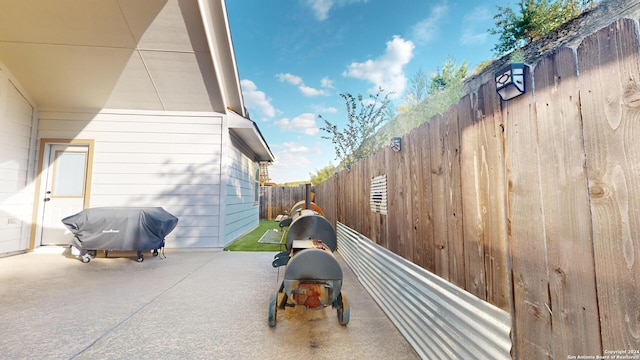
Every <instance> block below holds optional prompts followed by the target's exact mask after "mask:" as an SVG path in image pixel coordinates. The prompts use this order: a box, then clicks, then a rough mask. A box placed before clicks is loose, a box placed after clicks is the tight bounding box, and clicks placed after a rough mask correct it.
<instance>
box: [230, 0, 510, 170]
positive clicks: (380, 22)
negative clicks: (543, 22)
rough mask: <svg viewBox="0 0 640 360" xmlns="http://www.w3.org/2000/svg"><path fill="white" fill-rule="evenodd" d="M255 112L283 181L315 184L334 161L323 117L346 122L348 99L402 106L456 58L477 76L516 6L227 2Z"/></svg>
mask: <svg viewBox="0 0 640 360" xmlns="http://www.w3.org/2000/svg"><path fill="white" fill-rule="evenodd" d="M226 5H227V13H228V17H229V25H230V28H231V37H232V41H233V45H234V50H235V55H236V62H237V66H238V72H239V76H240V81H241V87H242V92H243V96H244V101H245V106H246V107H247V108H248V110H249V113H250V116H251V119H252V120H253V121H255V122H256V123H257V124H258V126H259V128H260V131H261V132H262V134H263V136H264V137H265V139H266V141H267V143H268V144H269V147H270V148H271V151H272V152H273V153H274V154H275V156H276V162H275V163H274V164H273V165H272V166H270V167H269V175H270V177H271V179H272V181H273V182H276V183H285V182H291V181H303V180H309V178H310V175H309V173H315V172H316V171H317V170H319V169H321V168H323V167H324V166H326V165H328V164H329V163H332V164H334V165H337V164H338V160H335V151H334V147H333V144H332V143H331V141H330V140H326V139H322V138H321V135H323V132H322V131H321V130H320V128H321V127H322V126H323V123H322V121H321V120H320V119H318V118H317V115H318V114H321V115H322V116H323V117H324V118H326V119H328V120H329V121H331V122H332V123H335V124H338V125H339V127H340V126H342V125H343V124H344V123H345V122H346V112H345V110H344V107H345V104H344V100H343V99H342V98H341V97H340V96H339V94H340V93H345V92H346V93H351V94H353V95H357V94H363V95H365V97H366V96H367V95H368V94H370V93H375V92H376V90H377V88H378V87H382V88H383V89H384V90H385V91H393V92H394V94H393V102H394V106H396V105H398V104H401V103H403V101H402V96H403V95H404V93H405V91H406V88H408V86H409V84H410V81H411V79H412V78H413V76H414V75H415V74H416V73H417V72H418V70H422V71H423V72H424V73H425V74H427V75H430V74H432V73H435V72H436V71H437V69H438V68H439V67H441V66H442V64H443V62H444V60H445V59H446V58H447V56H449V55H450V56H452V57H453V58H454V59H455V61H456V62H457V63H462V61H464V60H466V61H467V63H468V65H469V69H470V70H473V68H474V67H475V66H476V65H478V64H479V63H481V62H483V61H484V60H486V59H489V58H492V56H493V51H492V49H493V47H494V45H495V44H496V37H495V36H492V35H490V34H489V33H488V31H487V29H489V28H491V27H493V26H494V23H495V21H494V20H493V16H494V15H495V14H496V13H497V12H498V9H497V6H503V7H504V6H511V7H512V8H513V3H512V2H509V1H506V0H486V1H485V0H478V1H468V0H464V1H463V0H457V1H455V0H400V1H389V0H273V1H259V0H227V2H226Z"/></svg>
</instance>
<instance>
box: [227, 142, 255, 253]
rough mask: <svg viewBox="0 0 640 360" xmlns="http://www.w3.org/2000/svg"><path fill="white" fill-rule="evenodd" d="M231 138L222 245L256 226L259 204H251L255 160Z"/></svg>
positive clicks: (228, 151) (253, 201) (253, 197)
mask: <svg viewBox="0 0 640 360" xmlns="http://www.w3.org/2000/svg"><path fill="white" fill-rule="evenodd" d="M233 143H236V144H237V141H233V140H232V141H231V143H230V145H229V149H228V150H227V153H226V154H227V156H228V163H229V169H228V178H227V185H226V195H225V206H224V209H225V210H224V211H225V215H224V219H225V224H224V244H225V245H227V244H229V243H231V242H232V241H234V240H236V239H237V238H238V237H240V236H242V235H243V234H245V233H247V232H249V231H251V230H252V229H253V228H255V227H256V226H257V225H258V216H259V207H258V204H256V203H255V194H254V191H255V186H256V163H255V162H253V161H251V160H250V159H249V158H248V157H247V156H245V155H243V154H242V152H241V151H240V150H239V149H237V148H236V147H235V146H234V145H233Z"/></svg>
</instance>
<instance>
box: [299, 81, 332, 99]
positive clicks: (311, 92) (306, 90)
mask: <svg viewBox="0 0 640 360" xmlns="http://www.w3.org/2000/svg"><path fill="white" fill-rule="evenodd" d="M298 89H300V91H302V94H303V95H304V96H320V95H327V92H326V91H324V90H320V89H316V88H312V87H310V86H306V85H304V84H303V85H300V86H298Z"/></svg>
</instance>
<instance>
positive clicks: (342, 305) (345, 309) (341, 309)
mask: <svg viewBox="0 0 640 360" xmlns="http://www.w3.org/2000/svg"><path fill="white" fill-rule="evenodd" d="M337 312H338V322H339V323H340V325H347V324H348V323H349V316H350V315H351V309H350V308H349V302H348V301H347V296H346V295H343V294H342V293H340V295H338V309H337Z"/></svg>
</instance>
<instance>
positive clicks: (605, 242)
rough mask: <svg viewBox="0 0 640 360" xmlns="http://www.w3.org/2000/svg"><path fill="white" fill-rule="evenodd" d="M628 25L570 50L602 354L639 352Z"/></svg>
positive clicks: (633, 44) (638, 236) (637, 209)
mask: <svg viewBox="0 0 640 360" xmlns="http://www.w3.org/2000/svg"><path fill="white" fill-rule="evenodd" d="M636 26H637V25H636V24H635V23H634V22H633V21H631V20H619V21H617V22H615V23H613V24H611V25H610V26H608V27H606V28H604V29H602V30H600V31H598V32H597V33H595V34H593V35H591V36H589V37H588V38H587V39H585V40H584V41H583V42H582V44H581V45H580V47H579V48H578V64H579V72H580V89H581V91H580V100H581V101H580V102H581V104H582V121H583V123H584V136H585V147H586V152H587V173H588V181H589V192H590V200H591V213H592V216H593V221H592V226H593V243H594V258H595V266H596V279H597V289H598V304H599V311H600V320H601V324H600V327H601V333H602V337H603V338H602V347H603V349H609V350H613V349H640V191H639V189H640V171H639V170H640V167H639V164H640V141H638V139H639V138H640V112H639V109H638V106H639V104H640V101H639V100H640V71H639V69H638V67H639V60H638V35H637V34H636V30H635V29H636ZM576 260H578V259H576Z"/></svg>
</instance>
